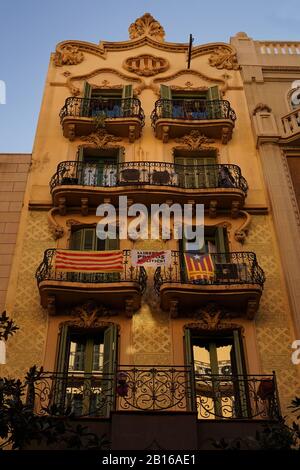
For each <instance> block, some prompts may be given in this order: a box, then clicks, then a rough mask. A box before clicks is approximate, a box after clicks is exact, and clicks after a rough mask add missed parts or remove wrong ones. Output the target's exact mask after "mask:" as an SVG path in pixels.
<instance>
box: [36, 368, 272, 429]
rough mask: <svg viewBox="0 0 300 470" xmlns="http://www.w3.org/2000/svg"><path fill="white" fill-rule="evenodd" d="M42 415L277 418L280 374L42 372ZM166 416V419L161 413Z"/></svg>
mask: <svg viewBox="0 0 300 470" xmlns="http://www.w3.org/2000/svg"><path fill="white" fill-rule="evenodd" d="M27 399H28V401H29V403H30V404H31V405H32V406H33V407H34V408H35V410H36V413H37V414H43V415H44V414H51V408H52V407H53V405H55V408H56V415H59V414H61V415H64V414H65V413H66V412H67V410H69V412H70V411H72V412H73V414H74V415H75V416H76V417H83V416H89V417H90V416H94V417H98V418H108V417H109V416H110V412H111V411H115V412H144V413H149V412H155V413H159V412H168V411H169V412H170V411H171V412H173V413H189V412H190V413H195V414H196V416H197V418H198V419H199V420H215V421H217V420H230V421H231V420H268V421H273V420H277V419H279V417H280V406H279V399H278V391H277V385H276V377H275V374H274V373H273V375H269V376H266V375H264V376H262V375H246V374H245V375H234V374H227V375H226V374H225V375H224V374H223V375H222V374H219V375H211V374H197V373H196V372H195V371H194V370H193V368H192V367H190V366H173V365H172V366H171V365H166V366H154V365H153V366H152V365H147V366H128V365H126V366H123V365H120V366H118V369H117V372H116V373H115V374H108V373H107V374H105V373H102V372H93V373H90V374H85V373H84V372H81V371H78V372H74V371H73V372H72V373H63V374H62V373H60V374H58V373H53V372H43V371H42V372H41V373H40V374H38V375H36V376H35V377H34V379H33V380H32V382H31V383H30V384H29V389H28V393H27ZM161 416H162V415H161Z"/></svg>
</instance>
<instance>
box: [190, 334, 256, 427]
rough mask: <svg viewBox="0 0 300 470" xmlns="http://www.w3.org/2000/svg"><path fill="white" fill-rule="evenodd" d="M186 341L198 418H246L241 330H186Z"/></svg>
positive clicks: (245, 387)
mask: <svg viewBox="0 0 300 470" xmlns="http://www.w3.org/2000/svg"><path fill="white" fill-rule="evenodd" d="M185 342H186V357H187V358H188V361H189V362H190V365H191V367H192V368H193V371H194V378H195V384H194V399H195V400H196V405H197V411H198V417H199V418H201V419H226V418H237V417H240V418H243V417H247V413H248V404H249V403H248V396H247V393H246V391H247V386H246V385H247V384H246V382H245V373H246V369H245V360H244V354H243V347H242V341H241V337H240V331H239V330H232V331H228V332H224V333H223V332H216V333H211V334H204V335H201V334H198V333H197V332H193V331H192V330H186V332H185Z"/></svg>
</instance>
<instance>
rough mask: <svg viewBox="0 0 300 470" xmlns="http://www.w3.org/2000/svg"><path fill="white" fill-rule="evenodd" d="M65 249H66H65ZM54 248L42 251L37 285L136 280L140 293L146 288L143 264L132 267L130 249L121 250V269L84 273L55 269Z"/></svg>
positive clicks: (145, 274)
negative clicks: (54, 282) (48, 282)
mask: <svg viewBox="0 0 300 470" xmlns="http://www.w3.org/2000/svg"><path fill="white" fill-rule="evenodd" d="M66 251H67V250H66ZM55 253H56V249H54V248H49V249H48V250H46V251H45V253H44V259H43V261H42V262H41V264H40V265H39V267H38V269H37V271H36V275H35V276H36V279H37V283H38V285H39V284H40V282H42V281H45V280H50V281H64V282H81V283H99V284H101V283H113V282H117V283H119V282H137V283H138V284H139V286H140V291H141V293H142V292H143V291H144V290H145V288H146V283H147V273H146V270H145V268H144V267H143V266H141V267H134V266H132V265H131V256H130V250H123V271H122V272H120V273H119V272H115V273H114V272H111V273H84V272H82V273H81V272H64V271H60V270H59V269H56V266H55Z"/></svg>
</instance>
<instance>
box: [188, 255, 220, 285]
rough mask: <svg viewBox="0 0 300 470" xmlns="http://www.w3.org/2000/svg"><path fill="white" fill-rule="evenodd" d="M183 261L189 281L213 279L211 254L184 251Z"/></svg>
mask: <svg viewBox="0 0 300 470" xmlns="http://www.w3.org/2000/svg"><path fill="white" fill-rule="evenodd" d="M184 261H185V266H186V271H187V276H188V280H189V281H196V280H198V279H205V280H208V281H212V280H213V279H214V264H213V261H212V257H211V255H209V254H206V255H200V254H191V253H184Z"/></svg>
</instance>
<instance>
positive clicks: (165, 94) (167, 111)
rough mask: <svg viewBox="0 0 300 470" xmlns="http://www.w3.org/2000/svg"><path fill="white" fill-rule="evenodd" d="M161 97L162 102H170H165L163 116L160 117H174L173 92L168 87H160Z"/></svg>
mask: <svg viewBox="0 0 300 470" xmlns="http://www.w3.org/2000/svg"><path fill="white" fill-rule="evenodd" d="M160 97H161V99H162V100H169V101H165V102H163V107H162V116H159V117H172V101H171V100H172V91H171V88H170V87H169V86H167V85H160Z"/></svg>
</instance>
